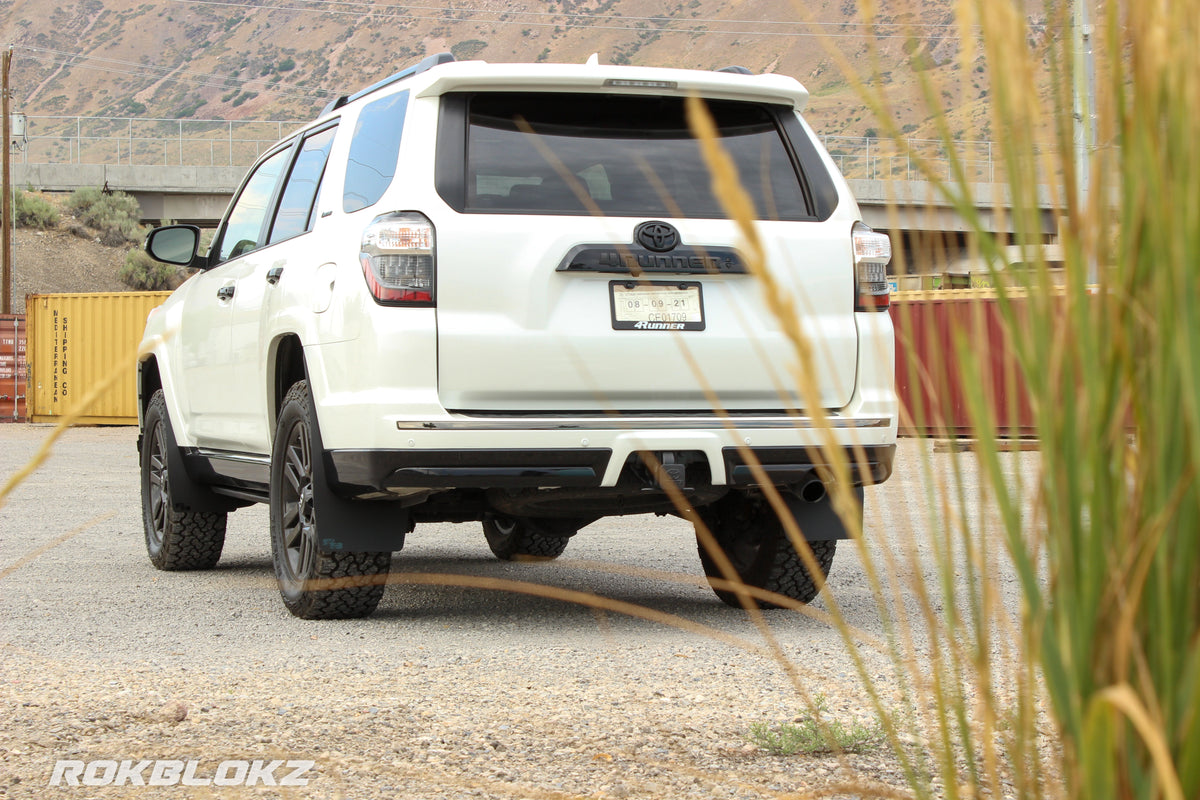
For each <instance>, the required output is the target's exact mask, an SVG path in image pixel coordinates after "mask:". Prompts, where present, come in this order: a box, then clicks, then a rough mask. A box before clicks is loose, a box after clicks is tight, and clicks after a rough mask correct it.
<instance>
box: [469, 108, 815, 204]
mask: <svg viewBox="0 0 1200 800" xmlns="http://www.w3.org/2000/svg"><path fill="white" fill-rule="evenodd" d="M708 105H709V109H710V111H711V113H712V114H713V117H714V119H715V121H716V123H717V127H718V129H719V131H720V134H721V141H722V144H723V145H724V147H725V148H726V150H728V151H729V153H730V155H731V156H732V157H733V159H734V161H735V162H736V164H737V167H738V172H739V174H740V177H741V180H742V183H743V185H744V186H745V188H746V189H747V191H748V192H749V193H750V196H751V198H752V199H753V200H754V202H755V205H756V210H757V213H758V217H759V219H788V220H795V219H811V218H812V212H811V210H810V208H809V204H808V202H807V201H806V199H805V193H804V187H803V185H802V183H801V180H800V176H799V173H798V171H797V168H796V166H795V164H794V162H793V159H792V157H791V155H790V154H789V151H788V148H787V144H786V142H785V139H784V133H783V130H782V129H781V126H780V124H779V122H778V120H779V112H778V110H776V109H773V108H772V107H770V106H766V105H762V104H757V103H746V102H731V101H710V102H709V104H708ZM788 113H790V110H789V111H788ZM465 181H466V187H465V208H466V210H467V211H477V212H495V211H500V212H526V213H545V214H592V213H601V214H608V215H615V216H638V217H659V216H666V217H698V218H720V217H724V216H725V213H724V211H723V209H722V207H721V204H720V203H719V202H718V200H717V198H716V197H715V196H714V195H713V192H712V183H711V178H710V176H709V172H708V168H707V167H706V166H705V164H704V160H703V158H702V156H701V154H700V148H699V145H698V144H697V142H696V141H695V140H694V139H693V138H692V134H691V131H690V130H689V128H688V125H687V119H686V116H685V111H684V103H683V100H682V99H680V98H673V97H643V96H627V95H590V94H559V93H534V92H526V93H516V92H511V93H509V92H505V93H500V92H497V93H487V94H477V95H475V96H473V97H472V98H471V100H470V105H469V109H468V112H467V163H466V173H465Z"/></svg>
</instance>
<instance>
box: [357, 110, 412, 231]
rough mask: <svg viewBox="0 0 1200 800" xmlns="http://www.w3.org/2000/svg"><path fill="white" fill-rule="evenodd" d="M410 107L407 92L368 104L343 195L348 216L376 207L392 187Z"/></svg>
mask: <svg viewBox="0 0 1200 800" xmlns="http://www.w3.org/2000/svg"><path fill="white" fill-rule="evenodd" d="M407 108H408V92H407V91H403V92H397V93H396V94H393V95H390V96H388V97H384V98H382V99H380V100H376V101H374V102H373V103H368V104H367V105H366V106H364V107H363V110H362V113H360V114H359V115H358V123H357V124H356V125H355V126H354V135H353V136H352V137H351V139H350V157H349V160H348V161H347V163H346V185H345V189H344V190H343V192H342V210H343V211H345V212H346V213H347V214H349V213H351V212H354V211H358V210H359V209H363V208H366V207H367V206H372V205H374V204H375V203H376V202H378V201H379V198H381V197H383V193H384V192H386V191H387V188H388V187H389V186H391V185H392V178H394V177H396V161H397V159H398V158H399V156H400V135H401V134H402V133H403V131H404V116H405V112H406V110H407Z"/></svg>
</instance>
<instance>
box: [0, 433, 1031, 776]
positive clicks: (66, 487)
mask: <svg viewBox="0 0 1200 800" xmlns="http://www.w3.org/2000/svg"><path fill="white" fill-rule="evenodd" d="M49 433H50V429H49V428H47V427H41V426H23V425H0V480H6V479H7V477H8V476H10V475H12V474H13V473H14V472H15V471H16V470H17V469H18V468H20V467H21V466H22V465H23V464H24V463H25V462H26V461H27V460H28V459H29V457H30V456H31V455H32V454H33V452H34V451H35V450H36V448H37V446H38V445H39V444H40V442H41V441H43V440H44V439H45V438H46V436H47V435H48V434H49ZM135 438H136V431H135V430H134V429H132V428H92V429H75V430H71V431H68V432H67V433H66V434H65V436H64V437H63V439H62V440H61V441H60V443H59V444H58V446H57V447H56V448H55V450H54V453H53V455H52V457H51V459H50V460H49V461H48V462H47V464H46V465H44V466H43V467H42V468H41V469H40V470H39V471H38V472H37V473H35V474H34V475H33V476H32V477H31V478H29V479H28V480H27V481H25V483H23V484H22V485H21V486H20V487H19V488H18V489H17V490H16V491H15V492H14V493H13V495H12V496H11V497H10V498H9V499H8V502H7V505H6V506H4V507H3V508H0V602H2V603H3V607H4V612H5V613H4V614H3V617H2V618H0V652H2V662H0V663H2V667H0V675H2V678H3V680H2V682H0V719H3V723H2V724H0V797H13V798H18V797H21V798H25V797H28V798H46V797H64V798H83V797H104V798H109V797H114V798H115V797H126V796H137V797H144V796H147V795H148V794H151V795H152V796H165V797H197V798H206V797H251V796H253V797H297V798H299V797H304V798H308V797H314V798H393V797H403V798H459V797H472V798H474V797H480V798H575V797H583V798H626V797H628V798H643V797H644V798H651V797H653V798H668V797H669V798H688V797H697V798H701V797H704V798H708V797H713V798H717V797H720V798H725V797H728V798H762V797H779V796H798V797H805V796H822V797H841V796H844V797H852V796H853V797H857V796H866V795H872V793H871V792H869V791H868V789H869V788H870V787H875V788H876V789H877V790H878V791H879V793H881V794H882V796H891V795H890V794H889V792H894V791H897V790H899V788H900V787H902V786H903V778H902V777H901V775H900V774H899V772H898V770H897V768H896V765H895V763H894V761H893V759H892V757H891V756H890V754H889V753H888V751H887V749H886V747H884V746H883V745H881V744H868V746H867V747H865V748H864V749H863V751H862V752H860V753H857V754H846V755H842V756H833V755H817V756H792V757H779V756H773V755H771V754H769V753H767V752H765V751H764V750H761V749H759V748H757V747H755V746H754V745H752V744H750V743H749V741H748V738H747V737H748V734H749V731H750V727H751V725H752V724H753V723H755V722H767V723H771V724H777V723H781V722H786V721H789V720H790V719H792V718H793V717H794V716H795V715H796V714H797V713H800V712H801V710H802V709H803V707H804V706H803V703H802V701H801V699H800V696H799V694H798V691H797V686H799V687H800V689H801V690H802V691H805V692H810V693H814V694H816V693H819V694H820V695H822V696H823V697H824V698H825V702H826V705H827V707H828V713H829V715H830V716H831V717H832V718H834V719H836V720H838V721H840V722H843V723H844V724H849V723H851V722H854V721H856V720H857V721H863V722H869V721H870V710H869V706H868V704H867V702H866V700H865V698H864V697H863V694H862V691H861V689H860V688H859V683H858V681H857V679H856V677H855V671H854V668H853V665H852V662H851V660H850V658H849V657H848V655H847V650H846V648H845V646H844V645H842V643H841V641H840V638H839V637H838V635H837V633H836V632H835V631H834V630H833V629H832V628H831V627H830V626H829V625H828V624H826V623H825V622H823V621H822V620H820V619H818V618H813V617H810V616H805V615H801V614H797V613H791V612H775V613H773V614H771V615H770V617H769V619H770V625H771V629H772V633H773V635H774V636H775V637H776V638H777V640H778V642H779V646H780V648H781V650H782V652H783V653H784V654H785V655H786V658H787V660H788V661H789V662H790V663H791V664H792V665H793V666H794V668H795V673H794V674H795V681H796V682H795V683H793V682H792V680H791V679H789V677H788V671H787V670H785V669H784V668H783V667H782V666H781V664H780V662H779V661H777V660H775V659H772V658H771V657H770V656H769V655H765V654H764V652H763V648H762V642H763V637H762V636H761V635H760V634H759V632H758V631H757V630H756V628H755V627H754V625H753V624H752V623H751V622H750V621H749V620H748V619H747V617H746V615H745V614H743V613H742V612H739V611H736V610H734V609H730V608H727V607H725V606H724V605H722V604H721V603H720V602H719V601H718V600H717V599H716V598H715V597H714V596H713V594H712V593H711V591H709V589H708V588H707V586H706V585H704V584H703V581H702V580H701V579H700V578H699V577H698V576H699V575H700V574H701V571H700V566H699V561H698V558H697V557H696V552H695V545H694V539H693V536H692V534H691V531H690V529H689V527H688V526H687V525H686V524H684V523H681V522H680V521H679V520H675V519H671V518H658V517H653V516H638V517H629V518H620V519H612V520H604V521H601V522H598V523H595V524H594V525H592V526H590V527H589V528H587V529H585V530H584V531H583V532H582V533H581V534H580V535H579V536H578V537H576V539H575V540H573V541H572V543H571V546H570V547H569V548H568V549H567V552H566V554H565V555H564V556H563V557H562V558H561V559H560V560H559V561H557V562H554V563H551V564H510V563H503V562H498V561H496V560H495V559H493V558H492V556H491V554H490V552H489V551H488V550H487V546H486V543H485V542H484V539H483V536H482V532H481V531H480V529H479V526H478V525H429V526H419V527H418V529H417V531H416V532H414V533H413V534H411V535H410V537H409V542H408V545H407V546H406V548H405V550H404V551H403V552H402V553H399V554H397V555H396V556H395V560H394V562H393V566H392V569H393V573H398V574H400V575H403V574H409V573H417V574H425V575H428V574H435V575H436V574H452V575H455V576H470V577H471V578H472V579H481V578H487V579H508V580H520V581H532V582H536V583H538V584H541V585H546V586H551V587H561V588H567V589H577V590H582V591H587V592H593V593H595V594H597V595H599V596H601V597H606V598H611V599H613V600H615V601H618V602H623V603H632V604H637V605H639V606H643V607H646V608H648V609H651V610H653V611H654V612H659V613H662V614H665V615H670V617H669V619H670V620H672V621H673V622H674V623H675V624H674V625H672V624H665V623H664V622H661V621H652V620H646V619H638V618H634V617H630V616H626V615H623V614H618V613H613V612H611V611H598V610H593V609H590V608H586V607H582V606H578V605H573V604H568V603H565V602H562V601H559V600H555V599H551V598H546V597H539V596H534V595H529V594H520V593H510V592H497V591H489V590H485V589H481V588H472V587H460V586H446V585H421V584H416V585H413V584H408V585H406V584H396V585H392V586H389V588H388V592H387V594H386V595H385V597H384V599H383V602H382V604H381V605H380V609H379V611H378V612H377V613H376V614H375V615H374V616H373V617H371V618H370V619H366V620H353V621H340V622H305V621H302V620H298V619H295V618H293V617H291V616H290V615H288V614H287V612H286V611H285V610H284V608H283V605H282V603H281V602H280V599H279V597H278V593H277V591H276V589H275V586H274V578H273V573H272V570H271V565H270V547H269V544H268V539H267V518H266V514H265V510H264V509H263V508H251V509H245V510H243V511H239V512H237V513H236V514H234V515H233V516H232V517H231V518H230V526H229V534H228V537H227V541H226V546H225V551H224V556H223V557H222V560H221V563H220V565H219V566H218V568H217V569H215V570H213V571H210V572H206V573H162V572H156V571H155V570H154V569H153V568H152V567H151V565H150V563H149V561H148V560H147V558H146V556H145V552H144V546H143V542H142V532H141V521H140V511H139V499H138V489H137V486H138V483H137V457H136V452H135V447H134V442H135ZM928 448H929V445H927V444H919V443H916V442H912V441H903V442H902V444H901V452H900V455H899V458H898V462H897V463H898V464H899V465H900V467H901V471H900V473H899V474H898V475H897V476H895V477H894V478H893V479H892V480H891V481H889V482H888V483H887V484H885V485H884V486H882V487H879V488H877V489H874V490H871V491H870V492H869V494H868V510H867V516H868V522H867V525H868V530H869V531H870V536H871V547H872V548H882V549H886V550H887V551H888V552H890V554H892V555H895V556H896V557H897V558H898V559H901V560H902V562H903V561H906V560H907V559H908V558H909V554H911V553H912V552H913V551H914V550H916V551H917V554H918V555H919V554H920V551H921V549H922V548H924V547H926V546H927V545H926V544H925V543H924V541H923V539H924V533H923V530H924V519H925V512H924V507H925V498H926V487H925V485H924V483H923V482H922V481H921V480H920V479H919V478H918V477H917V475H918V472H919V471H918V469H917V465H918V464H919V462H920V461H921V458H922V456H923V455H925V454H929V453H930V451H929V449H928ZM931 457H932V459H933V464H934V466H935V479H937V476H940V475H942V474H945V473H946V471H947V470H948V467H949V460H950V458H952V456H949V455H944V454H937V455H932V454H931ZM1006 457H1007V458H1009V459H1010V464H1011V465H1012V466H1013V468H1014V469H1016V468H1022V469H1028V468H1031V467H1033V466H1036V463H1037V462H1036V459H1037V454H1036V453H1018V454H1012V455H1010V456H1006ZM960 463H961V465H963V466H967V465H968V460H967V459H963V460H962V461H961V462H960ZM963 480H964V484H965V485H966V486H967V488H968V491H967V492H966V493H965V495H964V496H967V497H970V496H971V493H970V485H971V483H972V482H973V481H974V478H973V476H972V474H971V473H970V471H968V472H967V473H966V474H965V476H964V478H963ZM902 569H903V567H902ZM831 587H832V588H833V590H834V592H835V594H836V597H837V601H838V603H839V604H840V605H841V607H842V608H843V610H844V612H845V613H846V615H847V617H848V618H849V619H850V621H851V622H852V623H853V624H854V625H856V626H857V627H859V628H861V629H863V630H864V631H866V632H868V633H871V634H875V635H880V634H881V632H882V631H881V623H880V620H879V617H878V614H877V612H876V610H875V605H874V601H873V599H872V597H871V594H870V592H869V590H868V586H867V581H866V578H865V576H864V573H863V570H862V565H861V562H860V559H859V556H858V554H857V553H856V552H855V549H854V547H853V546H852V545H849V544H844V545H843V547H842V548H841V549H840V550H839V552H838V556H837V558H836V559H835V562H834V568H833V572H832V575H831ZM1014 590H1015V587H1014V586H1013V585H1012V584H1011V581H1009V580H1004V581H1001V591H1002V593H1004V596H1005V598H1006V601H1007V602H1009V603H1010V604H1012V607H1015V606H1016V603H1017V597H1016V595H1015V593H1014ZM825 603H826V601H825V600H823V599H822V600H818V601H817V602H816V603H814V604H813V608H814V609H815V610H816V611H821V610H823V609H825V608H826V606H825ZM706 631H707V632H706ZM736 640H742V641H743V642H744V645H739V644H738V643H737V641H736ZM858 651H859V653H860V654H861V655H862V657H863V659H864V662H865V663H866V665H867V669H868V670H869V671H870V672H871V674H872V675H873V676H874V677H875V678H876V679H878V680H881V681H884V682H885V683H886V681H887V680H888V678H887V676H888V674H889V666H888V661H887V660H886V659H885V658H884V657H883V656H882V655H881V654H879V653H878V652H876V651H874V650H872V649H871V648H869V647H867V646H861V647H859V649H858ZM61 759H72V760H79V761H83V762H91V761H95V760H97V759H109V760H114V761H123V760H132V761H133V762H135V763H136V762H137V761H138V760H140V759H146V760H149V761H152V762H153V761H158V760H178V761H183V762H188V761H196V762H198V764H197V767H196V773H195V774H196V775H198V776H206V775H207V776H211V775H214V774H216V771H217V770H219V769H220V765H221V764H222V762H226V761H230V760H244V761H254V760H256V759H257V760H264V761H270V760H272V759H279V760H283V761H286V760H289V759H291V760H302V761H303V760H308V761H313V762H315V765H314V766H313V768H312V769H311V770H309V771H308V772H306V773H305V777H306V778H308V779H309V781H308V784H307V785H306V786H303V787H296V788H287V787H278V788H264V787H262V786H258V787H254V788H248V787H244V786H239V787H218V786H211V785H210V786H199V787H184V786H173V787H154V788H151V787H145V786H136V785H134V786H125V787H117V786H109V787H104V788H96V787H86V786H79V787H69V786H58V787H52V786H48V784H49V782H50V780H51V776H52V774H53V770H54V766H55V763H56V761H58V760H61ZM152 769H153V766H150V767H148V768H147V769H146V770H145V771H144V772H143V773H141V776H142V777H144V778H146V779H149V777H150V771H151V770H152ZM287 772H288V770H286V769H284V768H283V767H280V768H279V769H278V770H277V771H276V772H274V773H272V774H273V775H274V777H276V778H282V777H283V776H284V775H285V774H286V773H287ZM897 796H903V795H897Z"/></svg>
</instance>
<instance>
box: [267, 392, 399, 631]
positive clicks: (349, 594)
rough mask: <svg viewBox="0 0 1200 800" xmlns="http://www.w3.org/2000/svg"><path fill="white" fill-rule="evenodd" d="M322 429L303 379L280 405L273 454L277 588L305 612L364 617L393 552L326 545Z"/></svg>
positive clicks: (375, 601)
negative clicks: (319, 495)
mask: <svg viewBox="0 0 1200 800" xmlns="http://www.w3.org/2000/svg"><path fill="white" fill-rule="evenodd" d="M319 436H320V434H319V432H318V431H317V427H316V415H315V414H314V413H313V410H312V402H311V400H310V398H309V395H308V383H307V381H299V382H297V383H296V384H294V385H293V386H292V388H291V389H289V390H288V393H287V396H286V397H284V400H283V406H282V407H281V408H280V410H279V423H278V425H277V427H276V432H275V446H274V448H273V451H272V454H271V556H272V560H273V561H274V564H275V577H276V579H277V580H278V582H279V593H280V595H282V597H283V603H284V605H285V606H287V609H288V611H290V612H292V614H294V615H295V616H297V617H300V618H302V619H348V618H352V617H365V616H368V615H370V614H371V612H373V611H374V610H375V608H376V607H377V606H378V605H379V601H380V599H382V597H383V591H384V588H385V584H386V583H387V575H388V571H389V569H390V565H391V553H388V552H381V553H343V552H337V551H333V552H329V551H324V550H322V549H321V547H320V533H319V531H318V525H317V519H318V517H317V507H316V503H315V501H314V498H313V459H314V457H319V453H318V452H316V449H315V448H314V443H317V442H319V441H320V439H319Z"/></svg>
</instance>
